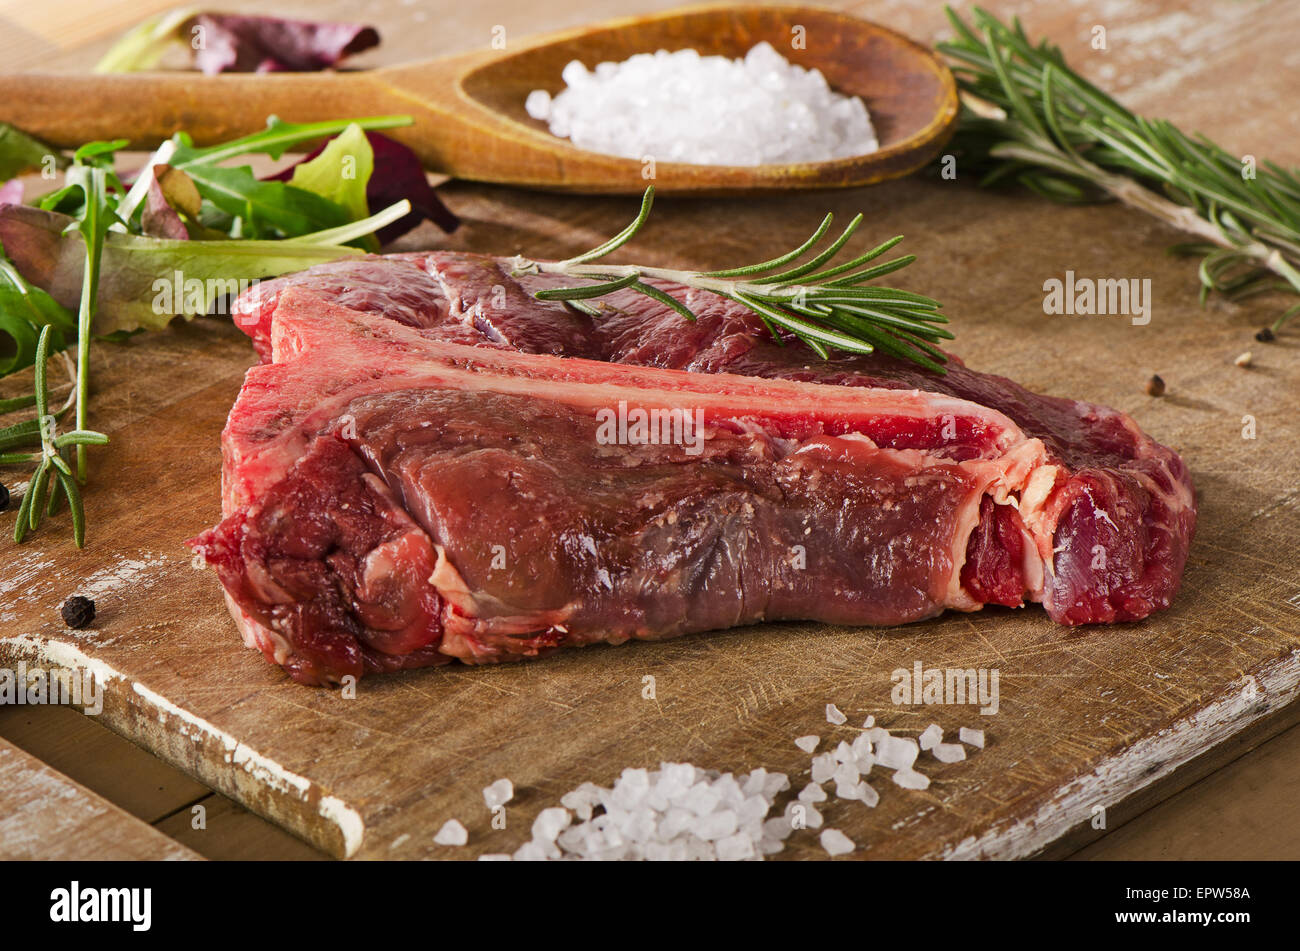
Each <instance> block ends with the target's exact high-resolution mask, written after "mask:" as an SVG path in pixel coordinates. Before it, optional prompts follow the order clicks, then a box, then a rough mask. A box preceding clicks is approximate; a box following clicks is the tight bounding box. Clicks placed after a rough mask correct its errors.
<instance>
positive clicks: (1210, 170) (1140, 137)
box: [939, 8, 1300, 330]
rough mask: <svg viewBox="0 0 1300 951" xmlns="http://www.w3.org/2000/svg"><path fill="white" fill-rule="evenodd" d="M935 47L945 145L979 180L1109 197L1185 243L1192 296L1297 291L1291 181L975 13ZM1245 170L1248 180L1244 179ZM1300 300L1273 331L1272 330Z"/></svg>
mask: <svg viewBox="0 0 1300 951" xmlns="http://www.w3.org/2000/svg"><path fill="white" fill-rule="evenodd" d="M947 13H948V19H949V20H950V21H951V22H952V25H953V28H954V29H955V30H956V31H957V37H956V39H955V40H953V41H952V42H948V43H940V44H939V49H940V50H941V51H942V52H943V53H945V54H946V55H948V56H949V57H951V58H952V59H953V60H954V61H955V66H954V73H955V74H956V76H957V81H958V84H959V86H960V87H961V89H962V91H963V93H964V94H965V95H964V96H963V99H964V101H965V103H966V109H965V111H964V115H963V118H962V122H961V125H960V127H959V129H958V134H957V138H956V139H955V141H954V149H955V150H956V151H957V152H958V154H959V156H960V158H959V161H962V162H963V163H966V164H967V165H968V166H970V165H973V166H974V168H975V169H976V171H977V172H979V173H981V174H982V179H981V184H990V183H993V182H997V181H1001V180H1005V179H1015V180H1017V181H1019V182H1020V183H1021V184H1022V185H1024V186H1026V187H1028V188H1030V189H1032V190H1034V191H1036V192H1038V193H1039V194H1041V195H1044V196H1046V197H1048V198H1051V199H1054V200H1056V201H1068V202H1078V201H1092V200H1097V199H1098V198H1106V197H1109V198H1114V199H1117V200H1119V201H1121V202H1123V203H1125V204H1126V205H1129V206H1131V207H1133V208H1136V209H1138V210H1140V211H1143V212H1145V213H1147V214H1150V215H1153V216H1155V217H1156V218H1159V219H1160V220H1162V221H1164V222H1166V223H1167V224H1170V225H1172V226H1173V227H1175V228H1178V229H1180V230H1182V231H1186V232H1188V233H1190V234H1192V235H1194V236H1195V238H1196V240H1195V241H1194V242H1191V243H1187V244H1180V245H1175V246H1174V247H1173V248H1171V249H1170V250H1171V252H1173V253H1176V254H1187V255H1200V256H1201V258H1202V260H1201V265H1200V268H1199V270H1198V275H1199V278H1200V282H1201V300H1202V302H1204V301H1205V299H1206V297H1207V296H1208V295H1209V293H1210V292H1211V291H1217V292H1220V293H1222V294H1224V295H1226V296H1228V297H1230V298H1241V297H1245V296H1248V295H1251V294H1257V293H1261V292H1264V291H1269V290H1281V291H1285V292H1288V293H1291V294H1300V174H1297V172H1296V171H1294V170H1287V169H1284V168H1282V167H1281V166H1278V165H1276V164H1275V163H1273V162H1268V161H1264V162H1260V163H1258V164H1257V165H1255V166H1253V167H1252V166H1251V165H1250V164H1249V163H1247V162H1246V161H1245V160H1244V159H1243V158H1242V157H1239V156H1235V155H1232V154H1231V153H1229V152H1228V151H1226V150H1225V149H1222V148H1220V147H1219V146H1218V145H1215V144H1214V143H1213V142H1211V141H1210V140H1209V139H1207V138H1205V137H1204V136H1195V137H1191V136H1188V135H1186V134H1184V133H1183V132H1181V131H1180V130H1179V129H1178V128H1177V127H1175V126H1174V125H1173V124H1172V123H1170V122H1167V121H1165V120H1162V119H1148V118H1143V117H1141V116H1137V115H1134V114H1133V113H1132V112H1130V111H1129V110H1127V109H1125V108H1124V107H1123V106H1121V105H1120V104H1119V103H1117V102H1116V101H1115V100H1114V99H1112V98H1111V97H1110V96H1108V95H1106V94H1105V93H1104V92H1102V91H1101V90H1100V89H1098V88H1097V87H1096V86H1094V85H1092V84H1091V83H1089V82H1088V81H1087V80H1086V79H1084V78H1083V77H1081V76H1080V75H1079V74H1078V73H1076V72H1074V70H1072V69H1071V68H1070V67H1069V65H1068V64H1067V63H1066V62H1065V58H1064V57H1063V56H1062V54H1061V51H1060V49H1059V48H1058V47H1055V46H1053V45H1051V44H1049V43H1048V42H1046V41H1043V42H1040V43H1038V44H1037V45H1035V44H1034V43H1032V42H1031V41H1030V40H1029V38H1028V36H1026V34H1025V31H1024V28H1023V27H1022V26H1021V24H1020V21H1019V20H1018V19H1013V20H1012V24H1011V26H1007V25H1005V24H1003V23H1002V22H1001V21H999V20H998V19H997V18H996V17H994V16H993V15H992V14H990V13H988V12H987V11H985V10H982V9H979V8H976V9H975V11H974V14H973V18H972V19H973V25H972V24H967V23H966V21H964V20H963V19H962V18H961V17H960V16H959V15H958V14H956V13H955V12H953V10H952V9H951V8H949V9H948V11H947ZM1252 172H1253V175H1252V174H1251V173H1252ZM1296 313H1300V304H1297V305H1295V306H1294V307H1291V308H1289V309H1288V310H1286V311H1285V312H1284V313H1283V314H1281V316H1279V317H1278V318H1277V320H1276V322H1275V323H1274V324H1273V327H1272V329H1273V330H1277V329H1280V328H1281V326H1282V324H1284V323H1285V322H1286V321H1287V319H1288V318H1290V317H1291V316H1293V315H1294V314H1296Z"/></svg>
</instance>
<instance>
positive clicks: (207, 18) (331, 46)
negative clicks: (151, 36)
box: [182, 13, 379, 75]
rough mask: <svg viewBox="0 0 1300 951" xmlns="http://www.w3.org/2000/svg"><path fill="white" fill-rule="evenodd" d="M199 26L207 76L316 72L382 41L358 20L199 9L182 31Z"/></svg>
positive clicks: (198, 54)
mask: <svg viewBox="0 0 1300 951" xmlns="http://www.w3.org/2000/svg"><path fill="white" fill-rule="evenodd" d="M197 27H201V28H202V33H200V34H198V35H200V36H202V48H201V49H196V50H194V65H195V67H196V68H198V69H200V70H202V71H203V72H205V73H207V74H208V75H212V74H215V73H223V72H234V73H254V72H257V73H265V72H276V71H281V70H283V71H288V72H312V71H315V70H321V69H329V68H330V67H332V66H336V65H338V63H339V61H340V60H342V59H344V58H345V57H347V56H351V55H353V54H355V53H360V52H362V51H363V50H368V49H370V48H371V47H373V46H378V45H379V33H378V31H376V30H375V28H374V27H370V26H362V25H361V24H358V23H313V22H309V21H306V20H284V19H280V18H278V17H257V16H239V15H237V14H227V13H200V14H197V15H195V16H194V17H191V18H190V19H189V20H188V21H186V23H185V24H184V26H183V28H182V35H183V36H187V37H188V36H193V35H194V34H193V32H192V31H193V30H194V29H195V28H197Z"/></svg>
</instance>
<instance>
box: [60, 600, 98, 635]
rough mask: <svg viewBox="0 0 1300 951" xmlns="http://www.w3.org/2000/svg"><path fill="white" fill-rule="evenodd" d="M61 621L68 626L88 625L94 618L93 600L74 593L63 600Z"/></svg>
mask: <svg viewBox="0 0 1300 951" xmlns="http://www.w3.org/2000/svg"><path fill="white" fill-rule="evenodd" d="M62 614H63V623H64V624H66V625H68V627H74V628H83V627H88V626H89V625H90V622H91V621H93V620H95V602H94V601H92V600H90V598H83V597H82V596H81V595H79V594H74V595H73V596H72V597H70V598H68V600H66V601H64V602H63V611H62Z"/></svg>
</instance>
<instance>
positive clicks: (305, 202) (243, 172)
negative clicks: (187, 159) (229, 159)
mask: <svg viewBox="0 0 1300 951" xmlns="http://www.w3.org/2000/svg"><path fill="white" fill-rule="evenodd" d="M184 171H185V172H186V174H188V175H189V177H190V178H191V179H192V180H193V182H194V185H195V187H196V188H198V190H199V194H200V195H202V196H203V197H204V198H206V199H207V200H208V201H210V202H212V204H213V205H215V206H216V207H217V208H219V209H221V210H222V211H224V212H225V213H226V214H228V215H232V216H234V217H237V218H242V219H243V221H244V223H245V226H246V227H247V228H248V229H249V233H250V234H251V235H252V236H253V237H258V238H267V237H279V236H282V237H286V238H296V237H299V236H301V235H304V234H310V233H311V232H313V231H320V230H321V229H323V228H336V227H338V226H339V225H343V224H347V223H348V222H349V221H350V220H351V218H350V217H349V215H348V213H347V212H346V211H345V210H344V209H343V208H342V207H340V206H339V205H338V204H336V203H335V202H332V201H330V200H329V199H328V198H322V197H321V196H320V195H317V194H315V193H314V192H309V191H307V190H306V189H304V188H298V187H296V186H294V185H286V184H284V183H283V182H263V181H259V180H258V179H257V178H256V177H255V176H254V175H253V171H252V169H250V168H249V167H248V166H247V165H241V166H239V167H237V168H225V167H223V166H220V165H186V166H184Z"/></svg>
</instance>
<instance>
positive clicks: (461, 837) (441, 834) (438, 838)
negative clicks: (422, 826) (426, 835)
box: [433, 819, 469, 845]
mask: <svg viewBox="0 0 1300 951" xmlns="http://www.w3.org/2000/svg"><path fill="white" fill-rule="evenodd" d="M433 841H434V842H436V843H438V844H439V845H464V844H465V843H466V842H468V841H469V833H468V832H466V831H465V827H464V826H463V825H461V824H460V823H459V822H457V821H456V820H455V819H448V820H447V821H446V822H444V823H443V824H442V828H441V829H439V830H438V834H437V835H435V836H434V837H433Z"/></svg>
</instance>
